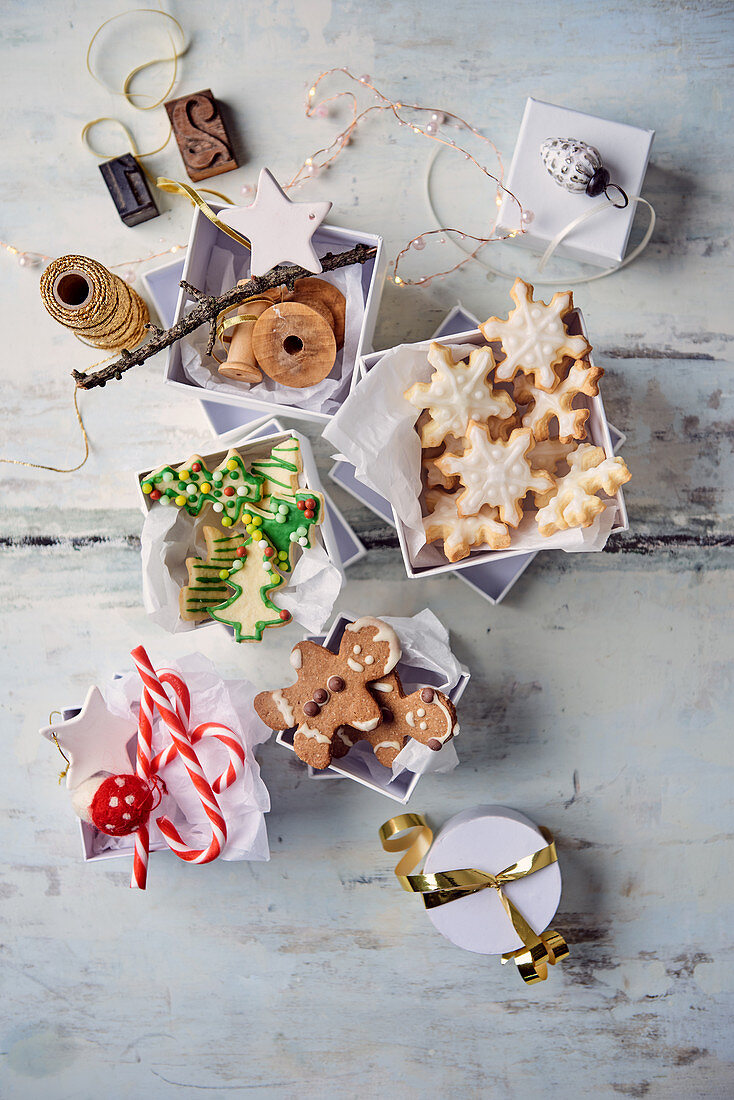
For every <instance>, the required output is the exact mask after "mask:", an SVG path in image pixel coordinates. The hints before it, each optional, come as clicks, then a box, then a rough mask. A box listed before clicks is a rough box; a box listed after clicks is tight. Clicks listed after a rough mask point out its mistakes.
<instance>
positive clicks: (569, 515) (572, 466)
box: [535, 443, 631, 536]
mask: <svg viewBox="0 0 734 1100" xmlns="http://www.w3.org/2000/svg"><path fill="white" fill-rule="evenodd" d="M567 461H568V466H569V472H568V473H567V474H566V476H565V477H562V478H561V479H560V480H559V481H558V483H557V484H558V491H557V493H556V494H555V496H554V497H552V499H551V500H550V501H549V502H548V504H546V505H545V507H543V508H540V509H539V510H538V513H537V515H536V517H535V520H536V523H537V524H538V530H539V531H540V533H541V535H543V536H547V535H552V534H555V532H556V531H566V530H568V529H569V528H572V527H590V526H591V524H592V523H593V522H594V517H595V516H597V515H598V514H599V513H600V512H603V511H604V509H605V507H606V504H605V503H604V501H603V500H600V499H599V497H598V496H596V494H597V493H599V492H604V493H606V494H607V495H608V496H614V495H615V493H617V491H618V490H619V488H620V487H621V486H622V485H624V483H625V482H626V481H629V479H630V476H631V475H630V472H629V470H628V469H627V466H626V464H625V462H624V459H622V458H606V457H605V455H604V450H603V449H602V448H601V447H593V446H592V445H591V444H590V443H582V444H581V446H580V447H578V448H577V449H576V450H575V451H574V452H573V454H570V455H569V456H568V459H567Z"/></svg>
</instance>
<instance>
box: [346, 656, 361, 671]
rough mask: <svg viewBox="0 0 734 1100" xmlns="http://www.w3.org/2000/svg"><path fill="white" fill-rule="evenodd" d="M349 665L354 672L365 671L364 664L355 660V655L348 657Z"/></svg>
mask: <svg viewBox="0 0 734 1100" xmlns="http://www.w3.org/2000/svg"><path fill="white" fill-rule="evenodd" d="M347 665H348V667H349V668H351V670H352V672H364V665H361V664H360V663H359V661H355V660H354V658H353V657H347Z"/></svg>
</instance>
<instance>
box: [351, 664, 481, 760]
mask: <svg viewBox="0 0 734 1100" xmlns="http://www.w3.org/2000/svg"><path fill="white" fill-rule="evenodd" d="M367 686H368V690H369V692H370V695H372V696H373V698H374V699H376V700H377V702H378V704H379V706H380V710H381V713H382V722H381V724H380V725H379V726H378V727H377V729H376V730H373V731H372V732H371V733H360V732H359V731H358V730H355V729H353V728H352V727H351V726H341V727H340V728H339V729H338V730H337V731H336V735H335V737H334V742H333V744H334V753H333V755H334V756H335V757H340V756H344V755H346V753H347V752H348V751H349V749H350V748H352V746H353V745H354V744H355V742H357V741H369V743H370V745H371V746H372V751H373V752H374V754H375V757H376V759H377V761H378V763H380V764H382V765H383V767H385V768H390V767H392V762H393V760H394V759H395V757H396V756H397V755H398V753H399V752H400V750H401V749H402V748H403V747H404V745H405V744H406V743H407V742H408V741H409V740H410V739H411V738H413V740H415V741H418V742H420V744H422V745H426V746H427V747H428V748H429V749H432V750H433V751H434V752H438V750H439V749H441V748H443V746H444V745H445V744H446V742H447V741H450V740H451V738H452V737H455V736H456V734H457V733H458V732H459V723H458V722H457V721H456V709H455V707H454V704H453V703H452V702H451V700H450V699H449V697H448V695H444V693H443V692H442V691H437V690H436V689H435V688H430V687H424V688H419V689H418V690H417V691H414V692H412V693H411V694H410V695H406V694H405V692H404V691H403V685H402V683H401V682H400V677H399V676H398V674H397V672H391V673H389V675H387V676H384V677H383V678H382V679H381V680H375V682H374V683H371V684H368V685H367Z"/></svg>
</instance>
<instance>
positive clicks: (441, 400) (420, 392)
mask: <svg viewBox="0 0 734 1100" xmlns="http://www.w3.org/2000/svg"><path fill="white" fill-rule="evenodd" d="M428 362H429V363H430V364H431V366H432V367H433V368H434V372H433V374H432V376H431V380H430V382H428V383H424V382H418V383H417V384H416V385H415V386H411V388H410V389H409V390H408V391H407V392H406V394H405V396H406V398H407V400H408V401H410V403H411V405H414V406H415V407H416V408H417V409H421V410H422V409H428V410H429V411H430V414H431V421H430V422H429V423H428V424H426V425H425V426H424V427H423V428H422V429H421V439H422V442H423V446H424V447H433V446H436V445H437V444H439V443H441V442H442V441H443V439H444V438H445V437H446V436H447V435H454V436H456V437H457V438H461V437H462V436H463V435H464V434H465V433H466V429H467V426H468V424H469V421H470V420H481V421H484V420H486V419H487V418H488V417H490V416H496V417H499V418H500V419H502V420H506V419H507V417H508V416H512V414H513V413H514V411H515V408H514V403H513V401H512V399H511V398H510V395H509V394H508V393H506V392H505V391H504V390H493V389H492V385H491V382H490V381H489V379H488V375H489V373H490V372H491V371H492V370H494V355H493V354H492V349H491V348H475V349H474V351H472V353H471V355H470V356H469V362H468V363H455V362H454V359H453V356H452V354H451V351H450V349H449V348H447V347H444V346H443V344H438V343H435V342H434V343H432V344H431V347H430V349H429V352H428Z"/></svg>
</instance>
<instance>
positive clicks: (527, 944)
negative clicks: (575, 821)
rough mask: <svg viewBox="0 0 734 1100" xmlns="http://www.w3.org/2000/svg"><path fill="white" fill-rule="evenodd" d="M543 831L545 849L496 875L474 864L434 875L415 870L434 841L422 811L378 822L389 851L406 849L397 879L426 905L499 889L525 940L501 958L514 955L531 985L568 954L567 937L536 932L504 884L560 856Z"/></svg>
mask: <svg viewBox="0 0 734 1100" xmlns="http://www.w3.org/2000/svg"><path fill="white" fill-rule="evenodd" d="M540 832H541V834H542V836H543V839H544V840H545V841H547V844H546V846H545V847H544V848H540V849H539V850H538V851H537V852H533V853H532V855H529V856H525V857H524V858H523V859H519V860H518V861H517V863H513V864H511V865H510V866H509V867H505V869H504V871H500V872H499V873H498V874H496V875H492V874H490V873H489V872H488V871H478V870H476V869H475V868H470V867H463V868H460V869H458V870H456V871H437V872H436V873H435V874H432V875H427V874H411V871H413V870H414V869H415V868H416V867H418V866H419V865H420V864H421V863H422V862H423V860H424V859H425V857H426V855H427V853H428V850H429V848H430V847H431V844H432V843H433V831H432V829H431V827H430V825H429V824H428V823H427V821H426V819H425V817H424V816H423V814H399V815H398V816H397V817H391V818H390V820H389V821H386V822H385V824H384V825H381V826H380V840H381V841H382V847H383V848H384V849H385V851H386V852H404V853H405V854H404V855H403V857H402V858H401V859H400V861H399V862H398V865H397V867H396V868H395V875H396V878H397V880H398V882H399V883H400V885H401V886H402V888H403V890H406V891H407V892H408V893H409V894H420V895H421V896H422V898H423V904H424V905H425V907H426V909H433V908H435V907H436V906H438V905H446V904H447V903H448V902H450V901H455V900H456V899H457V898H462V897H467V896H468V895H469V894H476V893H477V892H478V891H479V890H486V889H493V890H496V891H497V894H498V895H499V899H500V901H501V903H502V907H503V908H504V910H505V912H506V913H507V916H508V917H509V919H510V921H511V923H512V927H513V928H514V929H515V931H516V932H517V934H518V936H519V937H520V939H521V940H522V942H523V944H524V946H523V947H521V948H519V949H518V950H517V951H508V952H507V953H506V954H504V955H503V956H502V963H503V964H504V963H506V962H509V961H510V960H512V961H513V962H514V963H515V964H516V966H517V969H518V970H519V972H520V977H521V978H522V979H523V981H524V982H526V983H527V984H528V985H532V984H534V983H535V982H544V981H545V980H546V978H547V977H548V966H549V964H550V965H551V966H554V965H555V963H556V962H557V961H558V960H559V959H562V958H565V956H566V955H568V953H569V951H568V945H567V944H566V941H565V940H564V938H563V936H562V935H561V934H560V933H559V932H556V931H555V930H554V929H552V928H549V929H547V930H546V931H545V932H543V933H541V934H540V935H538V933H537V932H535V931H534V930H533V929H532V928H531V927H530V925H529V924H528V922H527V921H526V920H525V918H524V917H523V915H522V913H521V912H520V911H519V909H517V908H516V906H515V905H513V903H512V901H510V899H509V898H508V896H507V894H506V893H505V892H504V890H503V889H502V887H503V886H505V885H506V884H507V883H508V882H517V881H518V879H521V878H526V877H527V876H528V875H532V874H533V872H534V871H540V870H541V868H543V867H549V866H550V864H551V863H555V862H556V861H557V859H558V856H557V854H556V845H555V842H554V840H553V837H552V835H551V834H550V832H549V831H548V830H547V829H544V828H542V827H541V829H540ZM399 834H402V835H399Z"/></svg>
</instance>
